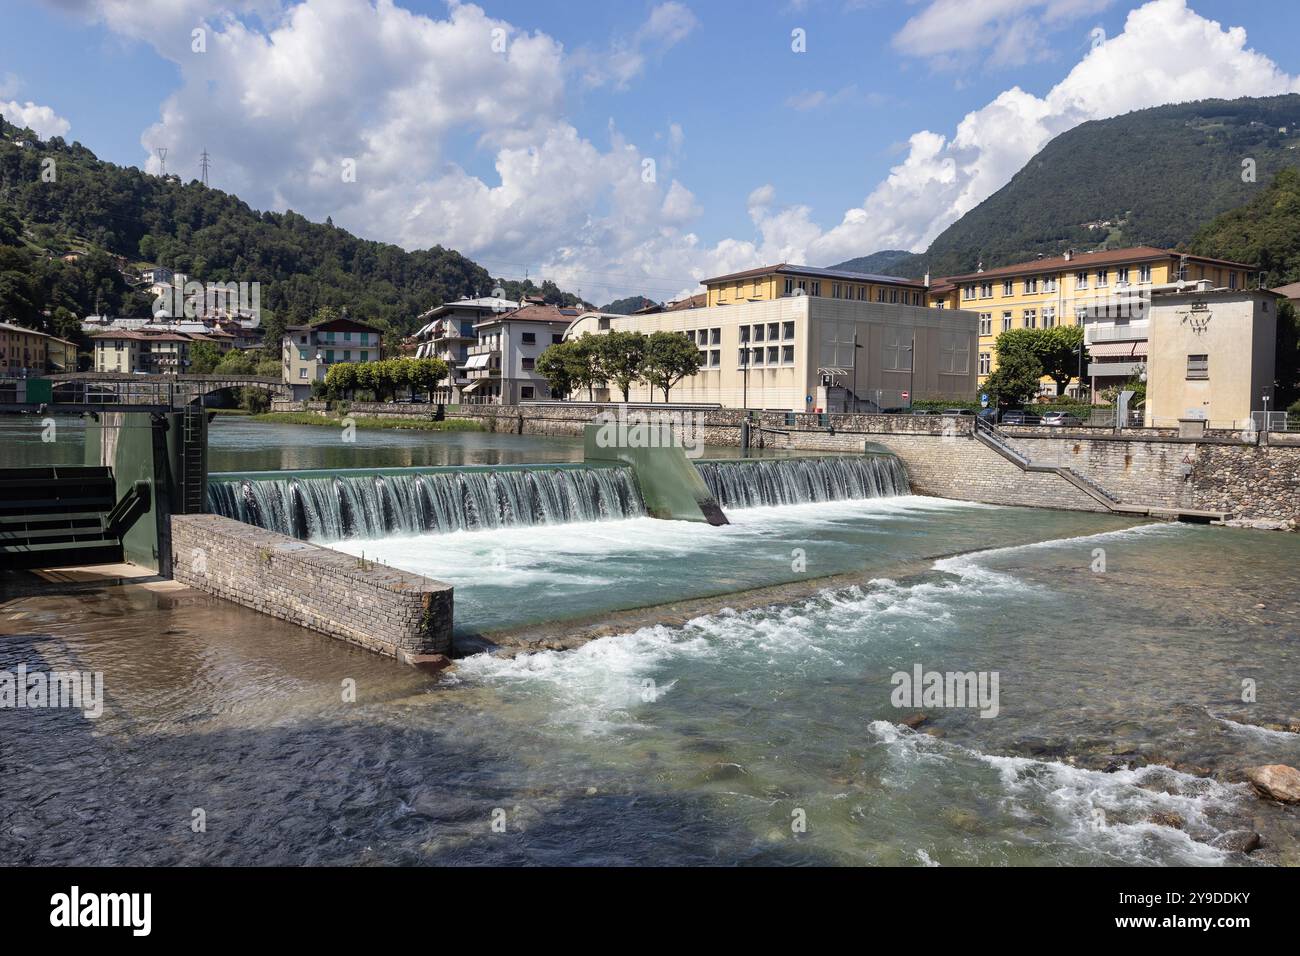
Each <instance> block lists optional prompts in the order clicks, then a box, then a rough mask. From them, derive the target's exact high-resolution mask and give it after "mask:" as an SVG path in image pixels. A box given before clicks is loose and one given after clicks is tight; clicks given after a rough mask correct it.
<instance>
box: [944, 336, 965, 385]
mask: <svg viewBox="0 0 1300 956" xmlns="http://www.w3.org/2000/svg"><path fill="white" fill-rule="evenodd" d="M969 369H970V339H969V338H968V337H967V336H965V335H963V334H962V333H961V332H943V333H942V334H941V336H940V339H939V371H940V372H947V373H949V374H951V375H965V374H966V372H967V371H969Z"/></svg>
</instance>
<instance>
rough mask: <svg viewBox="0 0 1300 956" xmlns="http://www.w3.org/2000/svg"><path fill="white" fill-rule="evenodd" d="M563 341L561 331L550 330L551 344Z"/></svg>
mask: <svg viewBox="0 0 1300 956" xmlns="http://www.w3.org/2000/svg"><path fill="white" fill-rule="evenodd" d="M563 341H564V333H563V332H552V333H551V344H552V345H559V344H560V343H561V342H563ZM691 341H692V342H694V341H695V340H694V339H691Z"/></svg>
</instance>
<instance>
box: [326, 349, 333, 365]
mask: <svg viewBox="0 0 1300 956" xmlns="http://www.w3.org/2000/svg"><path fill="white" fill-rule="evenodd" d="M325 361H326V363H329V362H333V361H334V350H333V349H326V350H325Z"/></svg>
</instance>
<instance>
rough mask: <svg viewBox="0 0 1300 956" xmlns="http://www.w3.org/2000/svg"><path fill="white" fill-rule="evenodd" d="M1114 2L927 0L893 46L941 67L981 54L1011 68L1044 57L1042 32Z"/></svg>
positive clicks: (966, 62)
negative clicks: (928, 0)
mask: <svg viewBox="0 0 1300 956" xmlns="http://www.w3.org/2000/svg"><path fill="white" fill-rule="evenodd" d="M1111 2H1112V0H930V2H929V3H928V4H927V5H926V7H925V9H924V10H922V11H921V12H920V13H918V14H916V15H915V16H914V17H912V18H910V19H909V20H908V21H907V22H906V23H905V24H903V27H902V29H901V30H899V31H898V33H897V34H896V35H895V36H894V40H893V44H894V48H895V49H897V50H899V51H900V52H902V53H907V54H909V55H911V56H919V57H926V58H928V59H929V60H930V61H931V63H932V64H933V65H934V66H936V67H939V68H948V67H958V66H969V65H972V64H973V63H974V62H976V61H977V60H978V59H979V58H980V57H981V56H984V57H987V62H988V63H989V64H990V65H993V66H1015V65H1018V64H1021V63H1027V62H1029V61H1031V60H1036V59H1043V58H1045V57H1046V56H1047V55H1048V48H1047V44H1046V41H1045V34H1047V33H1048V32H1050V31H1053V30H1057V29H1060V28H1061V27H1063V26H1064V25H1065V24H1066V23H1069V22H1070V21H1073V20H1077V19H1078V18H1080V17H1083V16H1087V15H1089V14H1092V13H1096V12H1098V11H1100V10H1103V9H1105V8H1106V7H1108V6H1110V4H1111Z"/></svg>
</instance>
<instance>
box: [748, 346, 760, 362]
mask: <svg viewBox="0 0 1300 956" xmlns="http://www.w3.org/2000/svg"><path fill="white" fill-rule="evenodd" d="M749 364H750V365H762V364H763V350H762V349H750V350H749Z"/></svg>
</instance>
